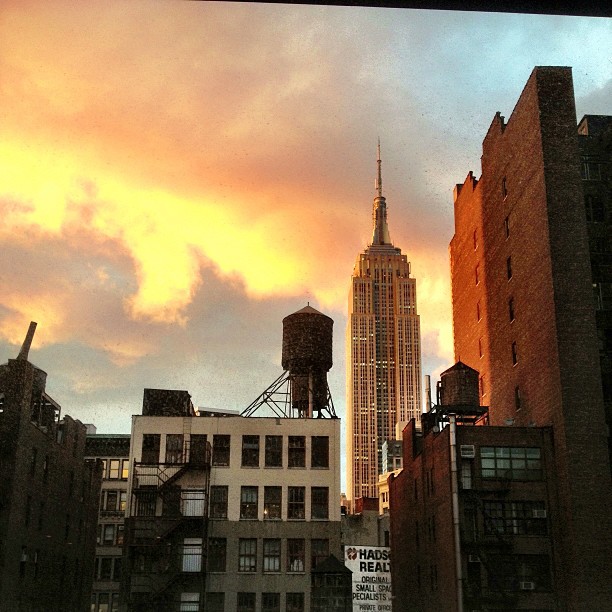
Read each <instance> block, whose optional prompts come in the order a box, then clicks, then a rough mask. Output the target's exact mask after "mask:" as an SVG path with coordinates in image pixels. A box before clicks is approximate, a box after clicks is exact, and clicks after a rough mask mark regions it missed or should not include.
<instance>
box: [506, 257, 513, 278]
mask: <svg viewBox="0 0 612 612" xmlns="http://www.w3.org/2000/svg"><path fill="white" fill-rule="evenodd" d="M506 275H507V276H508V280H510V279H511V278H512V257H508V259H506Z"/></svg>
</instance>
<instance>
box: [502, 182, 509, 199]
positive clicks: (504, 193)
mask: <svg viewBox="0 0 612 612" xmlns="http://www.w3.org/2000/svg"><path fill="white" fill-rule="evenodd" d="M501 192H502V198H504V200H505V199H506V198H507V197H508V185H507V182H506V177H505V176H504V178H503V179H502V182H501Z"/></svg>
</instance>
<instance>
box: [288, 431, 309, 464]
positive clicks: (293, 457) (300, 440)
mask: <svg viewBox="0 0 612 612" xmlns="http://www.w3.org/2000/svg"><path fill="white" fill-rule="evenodd" d="M289 467H290V468H303V467H306V438H305V437H304V436H289Z"/></svg>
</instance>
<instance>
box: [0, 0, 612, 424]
mask: <svg viewBox="0 0 612 612" xmlns="http://www.w3.org/2000/svg"><path fill="white" fill-rule="evenodd" d="M536 32H538V33H539V34H538V35H537V36H534V34H535V33H536ZM611 40H612V31H611V29H610V23H609V21H607V20H601V19H600V20H597V19H578V18H559V17H556V18H552V17H533V16H532V17H527V16H512V17H509V16H503V15H478V14H458V13H457V14H453V13H446V12H421V11H408V10H392V9H373V8H361V9H360V8H351V7H318V6H282V5H261V4H258V5H254V4H239V3H229V4H224V3H157V2H155V3H153V2H128V3H125V2H103V3H102V2H100V3H81V2H56V1H54V2H51V3H49V2H42V1H41V2H25V1H22V0H19V1H15V2H10V1H8V2H7V1H5V2H3V3H2V7H1V8H0V74H1V75H2V77H1V79H0V214H1V215H2V224H1V225H0V244H1V245H2V252H3V257H2V263H1V264H0V279H1V281H2V292H1V296H0V347H1V348H2V354H3V359H4V360H5V359H7V358H9V357H14V356H15V355H16V353H17V350H18V346H19V345H20V343H21V342H22V340H23V337H24V336H25V332H26V330H27V327H28V323H29V321H30V320H35V321H37V322H38V324H39V326H38V330H37V334H36V338H35V341H34V348H33V351H32V353H31V358H32V360H33V361H34V362H35V363H37V365H39V366H40V367H43V368H44V369H45V370H47V371H48V372H49V383H48V385H49V392H50V393H51V394H52V395H53V396H54V398H55V399H56V400H57V401H59V402H60V404H62V405H63V407H64V410H65V411H66V412H68V413H70V414H72V415H74V416H75V417H77V418H81V419H82V420H83V421H88V422H91V421H93V422H96V423H97V424H98V427H99V430H100V431H111V430H120V431H128V430H129V415H130V414H133V413H136V412H138V411H139V410H140V401H141V396H142V388H143V387H145V386H149V387H151V386H152V387H156V386H158V387H168V388H185V389H188V390H189V391H190V392H191V393H192V395H193V396H194V398H193V399H194V402H195V403H196V404H199V405H213V406H216V407H219V408H231V409H242V408H244V407H245V406H246V405H247V404H248V403H249V402H250V401H251V400H252V399H254V397H256V396H257V395H258V394H259V393H260V392H261V391H263V390H264V389H265V388H266V387H267V385H268V384H269V383H271V382H272V381H273V380H274V379H275V378H276V376H277V375H278V374H279V373H280V334H281V329H282V328H281V319H282V317H284V316H285V315H287V314H290V313H291V312H293V311H295V310H297V309H298V308H300V307H302V306H303V305H304V304H305V302H306V301H310V302H311V304H313V305H314V306H315V307H317V308H319V309H320V310H323V311H324V312H326V313H327V314H329V315H330V316H332V317H333V318H334V320H335V322H336V324H335V331H334V333H335V353H334V359H335V367H334V369H333V372H332V375H331V378H330V380H331V384H332V392H333V394H334V399H335V402H336V405H337V408H338V409H339V411H340V412H342V411H343V402H344V386H343V385H344V380H343V376H344V367H343V363H342V361H343V359H344V354H343V351H344V342H343V336H344V326H345V323H346V300H347V292H348V286H349V277H350V274H351V272H352V267H353V263H354V260H355V257H356V256H357V254H358V252H359V251H360V250H362V249H363V248H364V247H365V246H366V244H367V242H368V240H369V239H370V235H371V219H370V215H371V204H372V199H373V196H374V174H375V168H376V164H375V154H376V140H377V137H378V136H380V138H381V142H382V152H383V186H384V193H385V195H386V197H387V202H388V206H389V224H390V230H391V237H392V239H393V240H394V242H395V243H396V245H397V246H400V247H401V248H402V250H403V252H405V253H407V255H408V258H409V260H410V261H411V262H412V270H413V274H414V276H415V277H416V278H417V279H418V307H419V311H420V314H421V327H422V336H423V361H424V372H423V373H424V374H425V373H432V374H433V375H434V376H436V375H437V374H438V373H439V372H440V371H441V370H442V369H444V368H445V367H448V366H449V365H450V364H451V363H452V329H451V327H452V326H451V320H450V295H449V294H450V291H449V280H448V276H449V270H448V254H447V245H448V242H449V240H450V238H451V236H452V189H453V186H454V184H455V183H456V182H462V181H463V179H464V177H465V175H466V174H467V173H468V171H469V170H475V172H476V174H479V161H478V160H479V156H480V143H481V141H482V138H483V137H484V134H485V132H486V129H487V128H488V125H489V123H490V121H491V119H492V117H493V115H494V113H495V111H497V110H500V111H502V113H503V114H506V115H507V116H508V115H509V114H510V112H511V109H512V105H513V104H514V102H515V101H516V99H517V98H518V95H519V94H520V91H521V89H522V87H523V85H524V82H525V81H526V79H527V77H528V76H529V73H530V72H531V69H532V68H533V66H534V65H536V64H562V65H572V66H574V79H575V84H576V94H577V100H578V106H579V110H582V111H583V112H591V113H602V114H604V113H612V107H611V105H610V99H612V96H611V95H609V94H610V93H611V83H612V68H611V65H610V61H609V58H610V57H611V56H612V53H610V51H611V43H610V41H611ZM526 41H530V44H526ZM534 41H535V42H534ZM536 45H537V46H536ZM483 50H484V51H486V53H483ZM423 58H428V62H423ZM510 59H511V60H512V62H510V61H509V60H510ZM606 62H607V63H606Z"/></svg>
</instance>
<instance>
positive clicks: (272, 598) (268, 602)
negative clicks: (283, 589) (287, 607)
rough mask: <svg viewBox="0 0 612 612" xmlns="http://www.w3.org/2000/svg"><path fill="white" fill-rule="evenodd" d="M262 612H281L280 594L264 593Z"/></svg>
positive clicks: (262, 595)
mask: <svg viewBox="0 0 612 612" xmlns="http://www.w3.org/2000/svg"><path fill="white" fill-rule="evenodd" d="M261 612H280V593H262V594H261Z"/></svg>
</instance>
